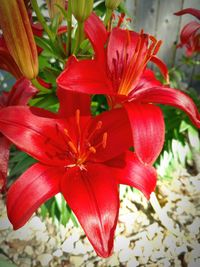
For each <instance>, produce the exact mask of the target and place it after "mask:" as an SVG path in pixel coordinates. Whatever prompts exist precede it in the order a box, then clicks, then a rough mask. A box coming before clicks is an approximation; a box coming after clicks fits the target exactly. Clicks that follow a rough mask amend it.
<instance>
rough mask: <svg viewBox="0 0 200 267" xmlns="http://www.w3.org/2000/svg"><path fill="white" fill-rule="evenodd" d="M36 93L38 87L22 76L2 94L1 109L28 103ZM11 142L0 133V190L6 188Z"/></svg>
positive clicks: (0, 96) (0, 97)
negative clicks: (8, 90)
mask: <svg viewBox="0 0 200 267" xmlns="http://www.w3.org/2000/svg"><path fill="white" fill-rule="evenodd" d="M36 93H37V89H36V88H35V87H33V86H32V84H31V82H30V81H29V80H27V79H26V78H22V79H20V80H18V81H17V82H16V83H15V85H14V86H13V88H12V90H11V91H10V92H9V93H8V92H3V93H2V94H1V95H0V110H1V109H3V108H5V107H8V106H16V105H26V104H27V103H28V101H29V100H30V98H31V97H33V96H34V95H35V94H36ZM5 116H6V115H5ZM15 116H16V115H15ZM10 144H11V143H10V141H9V140H8V139H7V138H6V137H5V136H3V134H1V133H0V192H1V191H3V190H5V188H6V177H7V171H8V159H9V148H10Z"/></svg>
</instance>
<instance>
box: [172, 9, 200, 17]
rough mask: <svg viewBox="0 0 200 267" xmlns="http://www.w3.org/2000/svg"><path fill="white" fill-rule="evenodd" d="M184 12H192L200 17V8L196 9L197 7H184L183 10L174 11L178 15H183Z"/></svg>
mask: <svg viewBox="0 0 200 267" xmlns="http://www.w3.org/2000/svg"><path fill="white" fill-rule="evenodd" d="M184 14H191V15H193V16H195V17H196V18H197V19H200V10H199V9H195V8H185V9H182V10H180V11H177V12H176V13H174V15H176V16H181V15H184Z"/></svg>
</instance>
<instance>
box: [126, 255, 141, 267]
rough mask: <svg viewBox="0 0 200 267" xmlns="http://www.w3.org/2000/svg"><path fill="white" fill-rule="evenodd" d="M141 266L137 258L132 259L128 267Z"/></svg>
mask: <svg viewBox="0 0 200 267" xmlns="http://www.w3.org/2000/svg"><path fill="white" fill-rule="evenodd" d="M138 265H139V262H138V261H137V260H136V258H135V257H134V258H131V259H130V260H129V261H128V262H127V265H126V266H127V267H137V266H138Z"/></svg>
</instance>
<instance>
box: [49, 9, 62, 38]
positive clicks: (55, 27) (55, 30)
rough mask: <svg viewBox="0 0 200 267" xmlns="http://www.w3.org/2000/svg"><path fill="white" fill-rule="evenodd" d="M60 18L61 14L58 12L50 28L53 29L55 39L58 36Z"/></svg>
mask: <svg viewBox="0 0 200 267" xmlns="http://www.w3.org/2000/svg"><path fill="white" fill-rule="evenodd" d="M59 19H60V15H59V13H58V14H56V16H55V17H54V18H53V20H52V23H51V26H50V29H51V31H52V33H53V37H54V40H55V39H56V36H57V30H58V27H59Z"/></svg>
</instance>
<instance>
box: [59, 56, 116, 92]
mask: <svg viewBox="0 0 200 267" xmlns="http://www.w3.org/2000/svg"><path fill="white" fill-rule="evenodd" d="M56 82H57V84H58V86H59V87H60V88H63V89H66V90H70V91H74V92H82V93H87V94H107V93H108V94H110V93H112V92H113V91H112V90H113V88H112V83H111V81H110V80H109V79H108V77H107V74H106V72H105V69H103V67H102V65H101V64H100V63H98V62H97V61H96V60H82V61H79V62H77V61H74V60H73V62H70V65H69V66H68V67H67V68H66V69H65V70H64V71H63V72H62V73H61V74H60V75H59V77H58V78H57V80H56Z"/></svg>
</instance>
